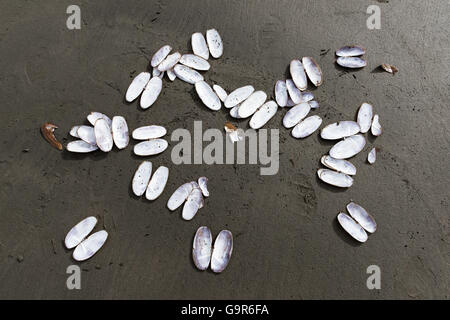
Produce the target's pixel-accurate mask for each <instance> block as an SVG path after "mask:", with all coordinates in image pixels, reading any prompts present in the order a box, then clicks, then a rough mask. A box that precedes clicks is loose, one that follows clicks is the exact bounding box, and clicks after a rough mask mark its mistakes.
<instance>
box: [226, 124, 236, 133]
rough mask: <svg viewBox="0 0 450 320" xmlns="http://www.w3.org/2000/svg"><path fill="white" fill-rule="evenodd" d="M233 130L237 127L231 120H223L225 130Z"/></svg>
mask: <svg viewBox="0 0 450 320" xmlns="http://www.w3.org/2000/svg"><path fill="white" fill-rule="evenodd" d="M235 130H237V128H236V127H235V126H234V125H233V124H232V123H231V122H225V131H226V132H233V131H235Z"/></svg>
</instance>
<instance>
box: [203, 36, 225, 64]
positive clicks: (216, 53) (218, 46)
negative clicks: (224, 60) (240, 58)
mask: <svg viewBox="0 0 450 320" xmlns="http://www.w3.org/2000/svg"><path fill="white" fill-rule="evenodd" d="M206 41H207V42H208V48H209V52H210V53H211V56H212V57H213V58H216V59H217V58H220V57H221V56H222V54H223V42H222V38H221V37H220V34H219V32H217V30H216V29H209V30H207V31H206Z"/></svg>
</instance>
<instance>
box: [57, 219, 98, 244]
mask: <svg viewBox="0 0 450 320" xmlns="http://www.w3.org/2000/svg"><path fill="white" fill-rule="evenodd" d="M96 224H97V218H96V217H87V218H86V219H83V220H81V221H80V222H78V223H77V224H76V225H75V226H74V227H73V228H72V229H70V231H69V232H68V233H67V235H66V238H65V239H64V244H65V246H66V248H67V249H72V248H75V247H76V246H77V245H79V244H80V243H81V241H83V240H84V238H86V236H87V235H88V234H89V233H91V231H92V230H93V229H94V227H95V225H96Z"/></svg>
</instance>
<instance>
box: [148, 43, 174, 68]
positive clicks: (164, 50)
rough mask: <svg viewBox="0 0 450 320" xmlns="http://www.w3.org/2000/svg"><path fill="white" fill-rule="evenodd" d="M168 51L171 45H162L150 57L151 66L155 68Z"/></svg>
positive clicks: (170, 49)
mask: <svg viewBox="0 0 450 320" xmlns="http://www.w3.org/2000/svg"><path fill="white" fill-rule="evenodd" d="M170 51H172V47H171V46H169V45H165V46H162V47H161V48H160V49H159V50H158V51H156V53H155V54H154V55H153V57H152V59H151V62H150V64H151V66H152V67H153V68H156V67H157V66H158V65H159V64H160V63H161V62H163V61H164V59H166V57H167V56H168V55H169V53H170Z"/></svg>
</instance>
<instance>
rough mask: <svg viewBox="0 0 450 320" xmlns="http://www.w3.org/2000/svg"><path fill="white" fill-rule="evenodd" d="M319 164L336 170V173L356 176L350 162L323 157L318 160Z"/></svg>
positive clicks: (354, 168)
mask: <svg viewBox="0 0 450 320" xmlns="http://www.w3.org/2000/svg"><path fill="white" fill-rule="evenodd" d="M320 162H321V163H322V164H323V165H324V166H325V167H327V168H330V169H333V170H336V171H338V172H342V173H344V174H347V175H351V176H353V175H355V174H356V167H355V166H354V165H353V164H352V163H351V162H350V161H347V160H342V159H335V158H333V157H331V156H323V157H322V158H321V159H320Z"/></svg>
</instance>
